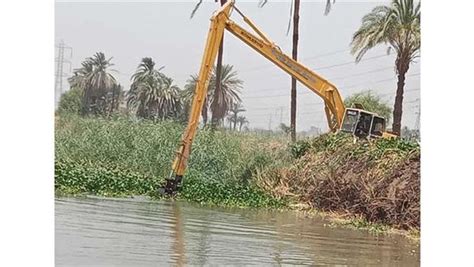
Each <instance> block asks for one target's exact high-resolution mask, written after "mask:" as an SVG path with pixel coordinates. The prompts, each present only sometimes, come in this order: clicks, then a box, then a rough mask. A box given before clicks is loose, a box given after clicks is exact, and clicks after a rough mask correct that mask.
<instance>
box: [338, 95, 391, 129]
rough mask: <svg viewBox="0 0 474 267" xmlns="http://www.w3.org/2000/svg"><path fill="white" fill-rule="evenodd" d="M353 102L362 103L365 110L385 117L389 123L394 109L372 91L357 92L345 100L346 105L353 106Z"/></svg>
mask: <svg viewBox="0 0 474 267" xmlns="http://www.w3.org/2000/svg"><path fill="white" fill-rule="evenodd" d="M353 104H361V105H362V106H363V107H364V109H365V110H367V111H370V112H374V113H377V114H378V115H380V116H382V117H384V118H385V120H386V122H387V123H388V122H389V121H390V117H391V113H392V109H391V108H390V107H389V106H388V105H387V103H385V102H383V101H382V99H380V97H379V96H377V95H374V94H372V92H371V91H363V92H359V93H355V94H353V95H351V96H349V97H348V98H346V99H345V100H344V105H345V106H346V107H351V106H352V105H353Z"/></svg>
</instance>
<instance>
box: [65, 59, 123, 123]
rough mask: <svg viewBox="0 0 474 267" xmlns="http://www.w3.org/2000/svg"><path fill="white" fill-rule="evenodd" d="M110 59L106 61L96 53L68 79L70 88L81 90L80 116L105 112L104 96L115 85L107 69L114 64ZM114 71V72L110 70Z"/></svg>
mask: <svg viewBox="0 0 474 267" xmlns="http://www.w3.org/2000/svg"><path fill="white" fill-rule="evenodd" d="M111 60H112V58H109V59H106V58H105V55H104V53H102V52H97V53H96V54H95V55H94V56H93V57H89V58H86V60H85V61H84V62H82V63H81V65H82V67H81V68H79V69H76V70H74V75H73V76H72V77H71V78H70V79H69V82H70V84H71V87H78V88H81V89H82V92H83V97H82V114H83V115H86V114H89V113H90V112H93V113H96V114H98V113H102V114H103V113H105V112H106V95H107V92H109V91H110V90H112V89H113V88H114V86H115V85H116V84H117V82H116V80H115V78H114V76H113V75H112V74H111V73H110V72H109V68H110V67H111V66H113V65H114V64H112V63H111ZM111 71H114V70H111Z"/></svg>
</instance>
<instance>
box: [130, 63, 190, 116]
mask: <svg viewBox="0 0 474 267" xmlns="http://www.w3.org/2000/svg"><path fill="white" fill-rule="evenodd" d="M180 96H181V91H180V89H179V87H178V86H177V85H175V84H173V79H171V78H169V77H167V76H166V75H164V74H163V73H161V72H159V70H156V69H155V62H154V61H153V60H152V59H151V58H143V59H142V62H141V63H140V64H139V65H138V68H137V71H136V72H135V73H134V74H133V75H132V84H131V86H130V91H129V92H128V94H127V106H128V107H129V109H134V110H136V114H137V116H139V117H142V118H154V119H158V118H159V119H166V118H170V117H172V116H176V115H177V114H178V112H179V111H180V109H181V100H180Z"/></svg>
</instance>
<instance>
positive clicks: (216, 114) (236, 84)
mask: <svg viewBox="0 0 474 267" xmlns="http://www.w3.org/2000/svg"><path fill="white" fill-rule="evenodd" d="M216 69H217V68H216V67H214V68H213V70H212V73H211V78H210V81H209V85H208V91H207V97H206V99H205V100H204V105H203V109H202V113H201V116H202V118H203V122H204V125H206V124H207V120H208V111H209V109H210V111H211V114H212V119H211V121H212V124H213V126H216V125H218V124H219V123H220V122H221V121H222V120H223V119H224V117H225V115H226V114H227V112H228V111H229V109H230V108H231V107H232V105H234V104H237V103H240V102H242V100H241V99H240V89H241V88H242V84H243V81H242V80H240V79H239V78H238V77H237V72H236V71H234V70H233V66H232V65H223V66H222V79H221V90H216V76H217V74H216V72H217V71H216ZM197 79H198V78H197V75H191V76H190V78H189V79H188V80H187V83H186V85H185V86H184V88H185V90H184V91H186V92H187V93H186V95H187V96H188V97H189V96H191V95H192V94H194V89H195V88H196V83H197Z"/></svg>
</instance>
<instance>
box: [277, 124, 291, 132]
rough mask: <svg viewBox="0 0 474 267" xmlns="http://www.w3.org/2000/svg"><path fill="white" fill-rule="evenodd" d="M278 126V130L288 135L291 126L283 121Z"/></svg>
mask: <svg viewBox="0 0 474 267" xmlns="http://www.w3.org/2000/svg"><path fill="white" fill-rule="evenodd" d="M278 128H280V130H281V131H282V132H284V133H285V134H286V135H289V134H290V133H291V128H290V127H289V126H288V125H286V124H284V123H280V125H279V126H278Z"/></svg>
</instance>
